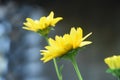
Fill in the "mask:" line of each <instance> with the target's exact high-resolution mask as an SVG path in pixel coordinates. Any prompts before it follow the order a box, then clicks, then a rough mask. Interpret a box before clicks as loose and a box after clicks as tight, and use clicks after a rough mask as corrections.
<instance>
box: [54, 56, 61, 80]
mask: <svg viewBox="0 0 120 80" xmlns="http://www.w3.org/2000/svg"><path fill="white" fill-rule="evenodd" d="M53 62H54V66H55V70H56V73H57V76H58V79H59V80H62V75H61V74H60V72H59V69H58V65H57V62H56V59H55V58H54V59H53Z"/></svg>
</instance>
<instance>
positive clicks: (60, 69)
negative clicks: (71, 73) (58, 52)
mask: <svg viewBox="0 0 120 80" xmlns="http://www.w3.org/2000/svg"><path fill="white" fill-rule="evenodd" d="M63 67H64V65H61V66H60V68H59V73H60V76H62V71H63Z"/></svg>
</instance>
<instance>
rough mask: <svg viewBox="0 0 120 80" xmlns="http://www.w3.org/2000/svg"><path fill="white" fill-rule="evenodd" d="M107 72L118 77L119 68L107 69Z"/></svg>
mask: <svg viewBox="0 0 120 80" xmlns="http://www.w3.org/2000/svg"><path fill="white" fill-rule="evenodd" d="M106 72H107V73H111V74H112V75H113V76H115V77H120V69H110V68H109V69H107V70H106Z"/></svg>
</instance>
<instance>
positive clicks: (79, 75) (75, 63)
mask: <svg viewBox="0 0 120 80" xmlns="http://www.w3.org/2000/svg"><path fill="white" fill-rule="evenodd" d="M71 61H72V64H73V66H74V69H75V71H76V73H77V76H78V79H79V80H83V79H82V76H81V73H80V71H79V68H78V65H77V62H76V60H75V57H74V56H71Z"/></svg>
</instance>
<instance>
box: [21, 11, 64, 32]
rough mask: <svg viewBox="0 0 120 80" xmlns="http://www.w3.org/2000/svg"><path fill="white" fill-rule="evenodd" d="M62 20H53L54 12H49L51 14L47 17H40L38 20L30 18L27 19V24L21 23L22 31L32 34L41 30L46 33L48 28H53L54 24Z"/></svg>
mask: <svg viewBox="0 0 120 80" xmlns="http://www.w3.org/2000/svg"><path fill="white" fill-rule="evenodd" d="M62 19H63V18H62V17H57V18H54V12H53V11H51V13H50V14H49V15H48V16H47V17H45V16H44V17H41V18H40V19H39V20H32V19H31V18H27V19H26V20H27V22H24V23H23V24H24V27H23V29H26V30H30V31H34V32H41V30H45V31H48V30H46V29H48V28H49V27H54V26H55V25H56V23H57V22H59V21H60V20H62ZM43 32H44V31H43Z"/></svg>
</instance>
